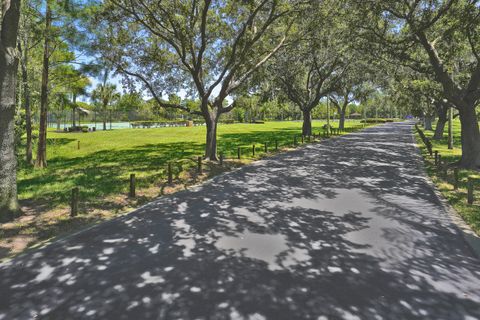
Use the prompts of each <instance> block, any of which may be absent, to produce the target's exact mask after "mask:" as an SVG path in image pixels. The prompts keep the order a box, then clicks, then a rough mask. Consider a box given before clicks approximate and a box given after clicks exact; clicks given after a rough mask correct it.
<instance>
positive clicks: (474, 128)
mask: <svg viewBox="0 0 480 320" xmlns="http://www.w3.org/2000/svg"><path fill="white" fill-rule="evenodd" d="M459 113H460V122H461V124H462V137H461V139H462V158H461V160H460V166H461V167H462V168H467V169H474V170H479V169H480V130H479V127H478V120H477V115H476V114H475V106H473V105H472V106H469V107H463V108H460V109H459Z"/></svg>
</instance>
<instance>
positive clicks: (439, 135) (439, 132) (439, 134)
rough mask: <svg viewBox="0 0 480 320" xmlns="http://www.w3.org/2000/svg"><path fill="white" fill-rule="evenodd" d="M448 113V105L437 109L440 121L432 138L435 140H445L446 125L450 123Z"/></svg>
mask: <svg viewBox="0 0 480 320" xmlns="http://www.w3.org/2000/svg"><path fill="white" fill-rule="evenodd" d="M447 111H448V106H446V105H440V106H438V107H437V113H438V121H437V126H436V127H435V134H434V135H433V137H432V139H434V140H440V139H443V131H444V130H445V124H446V123H447V121H448V118H447Z"/></svg>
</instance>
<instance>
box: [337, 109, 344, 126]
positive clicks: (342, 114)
mask: <svg viewBox="0 0 480 320" xmlns="http://www.w3.org/2000/svg"><path fill="white" fill-rule="evenodd" d="M339 116H340V120H339V122H338V128H339V129H341V130H343V129H345V111H344V110H342V111H341V112H340V113H339Z"/></svg>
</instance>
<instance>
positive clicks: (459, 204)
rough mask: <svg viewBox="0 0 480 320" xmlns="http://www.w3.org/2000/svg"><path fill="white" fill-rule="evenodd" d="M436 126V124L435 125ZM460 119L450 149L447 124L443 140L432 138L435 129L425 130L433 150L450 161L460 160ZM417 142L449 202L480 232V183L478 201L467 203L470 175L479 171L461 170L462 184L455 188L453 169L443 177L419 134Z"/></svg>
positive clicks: (455, 126) (434, 179) (429, 168)
mask: <svg viewBox="0 0 480 320" xmlns="http://www.w3.org/2000/svg"><path fill="white" fill-rule="evenodd" d="M434 128H435V126H434ZM460 130H461V126H460V121H459V120H457V119H456V120H454V122H453V137H454V148H453V149H452V150H449V149H448V144H447V126H445V133H444V138H443V139H441V140H431V138H432V136H433V133H434V132H433V131H425V135H426V136H427V137H428V138H429V139H430V140H431V141H432V144H433V150H437V151H438V152H439V154H440V155H441V156H442V159H443V160H445V161H446V162H448V163H454V162H457V161H459V160H460V157H461V154H462V150H461V144H460ZM416 137H417V142H418V145H419V146H420V148H421V150H422V154H423V156H424V159H425V164H426V168H427V172H428V174H429V176H430V177H431V178H432V180H433V182H434V183H435V184H436V185H437V187H438V189H439V190H440V192H441V193H442V194H443V196H444V197H445V198H446V199H447V200H448V202H449V203H450V204H451V205H452V206H453V207H454V208H455V210H456V211H457V212H458V213H459V214H460V215H461V216H462V218H463V219H464V221H465V222H466V223H467V224H468V225H470V226H471V227H472V229H473V230H474V231H475V232H476V233H477V234H480V185H477V186H476V190H475V193H474V196H475V199H476V202H475V203H474V204H473V205H468V204H467V189H466V188H467V178H468V176H469V175H478V172H472V171H470V170H460V173H459V177H460V185H459V189H458V190H453V173H452V172H453V170H449V171H448V176H447V177H443V175H442V174H441V173H439V172H438V170H437V168H436V167H435V163H434V158H433V157H430V156H429V154H428V152H427V149H426V147H425V146H424V144H423V142H422V140H421V139H420V137H419V136H418V134H417V135H416Z"/></svg>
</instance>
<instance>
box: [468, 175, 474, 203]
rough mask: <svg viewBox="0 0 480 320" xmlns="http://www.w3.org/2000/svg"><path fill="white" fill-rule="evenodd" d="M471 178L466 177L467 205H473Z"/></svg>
mask: <svg viewBox="0 0 480 320" xmlns="http://www.w3.org/2000/svg"><path fill="white" fill-rule="evenodd" d="M473 189H474V188H473V178H471V177H468V184H467V202H468V204H473V200H474V199H473Z"/></svg>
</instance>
